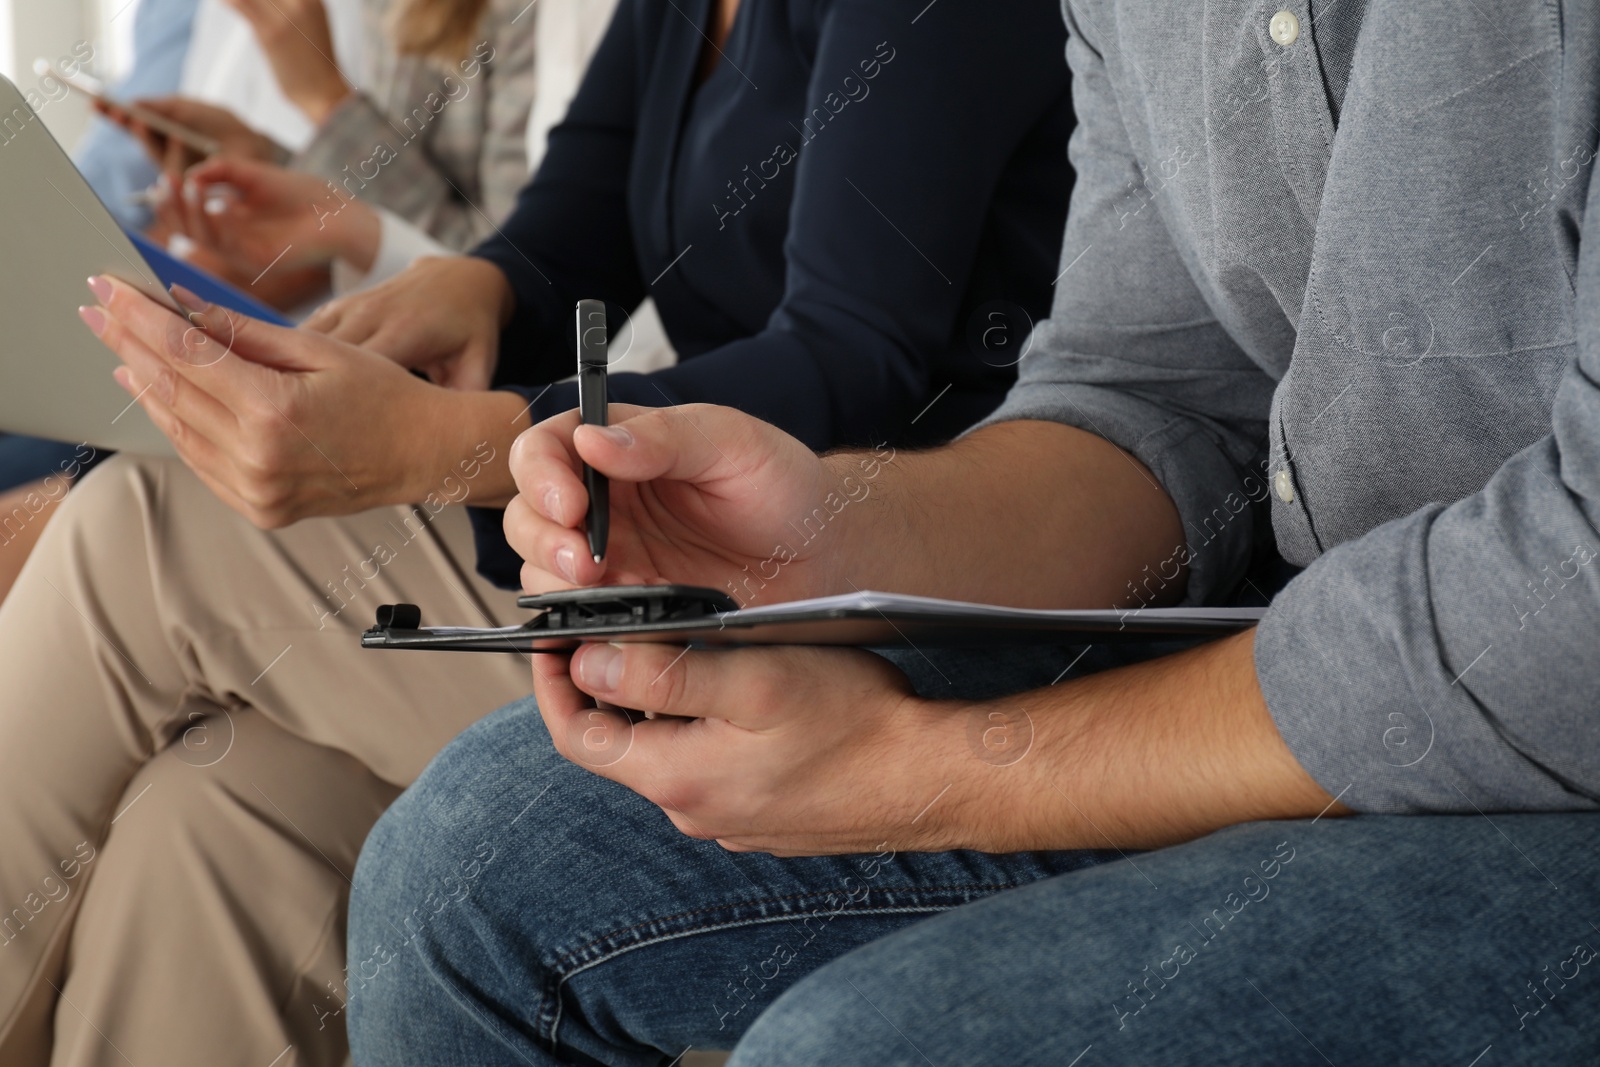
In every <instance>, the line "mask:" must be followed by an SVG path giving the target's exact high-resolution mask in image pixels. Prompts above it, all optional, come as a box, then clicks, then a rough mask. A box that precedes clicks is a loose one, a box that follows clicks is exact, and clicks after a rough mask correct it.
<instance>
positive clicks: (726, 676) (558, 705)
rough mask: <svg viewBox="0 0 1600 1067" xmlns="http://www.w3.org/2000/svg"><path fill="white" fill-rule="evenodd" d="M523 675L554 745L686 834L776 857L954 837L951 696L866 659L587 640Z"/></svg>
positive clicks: (930, 843) (958, 728)
mask: <svg viewBox="0 0 1600 1067" xmlns="http://www.w3.org/2000/svg"><path fill="white" fill-rule="evenodd" d="M534 676H535V677H534V688H535V693H536V694H537V697H538V703H539V708H540V710H541V712H542V713H543V715H544V719H545V722H546V724H547V725H548V726H549V728H550V733H551V736H552V737H553V738H554V740H555V745H556V748H557V749H558V750H559V751H560V752H561V753H562V754H563V755H565V756H566V757H567V758H568V759H571V760H573V761H574V762H577V763H579V764H581V765H583V766H585V767H587V768H589V769H590V770H592V771H594V772H595V773H597V774H600V775H603V776H605V777H607V778H610V779H612V780H613V781H616V782H619V783H621V784H622V785H625V786H627V787H628V788H630V789H632V790H634V791H635V792H637V793H639V794H641V795H642V796H644V797H646V798H647V799H649V800H650V801H652V802H653V803H655V804H656V805H658V806H660V807H661V808H662V809H663V810H664V811H665V812H666V814H667V815H668V817H669V818H671V820H672V821H673V823H674V824H675V825H676V826H677V827H678V828H679V829H680V830H682V831H683V832H684V833H686V834H689V835H690V836H692V837H698V838H703V839H714V840H716V841H717V842H719V843H720V844H722V845H723V846H724V847H725V848H728V849H731V850H733V851H741V852H742V851H760V852H770V853H773V854H775V855H831V854H841V853H853V852H873V851H877V850H879V849H881V848H883V847H888V848H893V849H896V850H900V851H905V850H917V851H925V850H934V849H945V848H953V847H958V846H960V845H962V844H966V843H967V840H966V838H967V835H966V833H965V832H964V831H963V830H962V829H960V827H959V822H960V815H961V808H962V805H961V804H960V803H958V800H969V799H970V793H971V791H970V790H968V789H964V788H962V785H963V782H960V781H957V779H958V778H961V779H965V778H967V777H970V776H971V775H972V774H973V772H974V769H973V766H972V765H975V764H977V763H978V761H976V760H973V759H971V758H970V757H968V758H967V759H962V756H963V755H964V754H966V748H965V746H964V742H963V736H964V735H963V730H964V728H965V719H964V717H963V715H962V714H961V709H960V708H959V707H957V706H955V705H953V704H945V703H937V702H933V701H927V700H922V699H920V698H918V697H917V696H915V695H914V694H913V692H912V690H911V686H910V683H909V682H908V681H907V679H906V677H905V675H903V674H901V673H900V672H899V671H898V670H896V669H895V668H894V667H893V666H891V665H890V664H889V663H888V662H887V661H885V660H883V659H881V658H880V657H878V656H874V655H871V654H869V653H866V652H858V651H854V650H834V649H820V648H775V649H738V650H731V651H687V650H684V649H681V648H674V647H671V646H668V645H655V644H629V645H601V644H592V645H586V646H585V647H583V648H581V649H579V650H578V651H577V652H576V653H574V654H573V655H572V656H571V657H568V656H565V655H554V654H544V655H540V656H537V657H536V660H535V664H534ZM591 698H593V699H591ZM596 700H599V701H600V702H602V704H603V705H604V706H605V707H606V708H631V709H634V710H635V711H638V712H644V713H647V714H650V715H652V716H655V717H654V718H650V719H647V720H645V721H642V722H632V721H630V720H629V718H628V717H627V716H625V715H624V714H623V713H621V712H619V711H613V710H600V709H597V708H596V707H595V701H596ZM680 716H693V717H680ZM935 801H937V803H935Z"/></svg>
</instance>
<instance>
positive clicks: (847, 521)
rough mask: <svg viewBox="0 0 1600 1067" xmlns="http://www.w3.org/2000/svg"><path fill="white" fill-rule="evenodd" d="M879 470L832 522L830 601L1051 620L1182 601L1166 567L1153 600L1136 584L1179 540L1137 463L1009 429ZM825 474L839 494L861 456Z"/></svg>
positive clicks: (1030, 430) (1064, 430) (1098, 446)
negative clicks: (842, 598)
mask: <svg viewBox="0 0 1600 1067" xmlns="http://www.w3.org/2000/svg"><path fill="white" fill-rule="evenodd" d="M879 461H880V463H881V468H882V469H881V471H880V472H879V473H878V475H877V476H876V477H874V478H872V479H870V480H869V481H866V482H865V484H867V485H868V486H869V488H870V493H869V494H868V495H867V496H866V498H865V499H863V500H861V501H860V502H859V503H852V504H851V505H850V507H848V508H847V509H845V510H844V511H843V512H842V513H841V515H840V518H841V519H842V520H843V522H842V523H841V527H842V529H843V531H844V536H843V537H842V538H841V547H840V549H839V551H838V552H837V553H833V552H830V553H829V557H830V559H831V565H830V566H829V571H830V572H831V584H832V585H833V586H834V587H835V588H834V589H833V590H832V591H834V592H847V591H849V590H850V589H851V588H852V587H855V588H860V589H880V590H885V591H893V592H902V593H916V594H921V595H925V596H942V597H950V598H953V599H958V600H976V601H984V602H988V603H1001V604H1011V605H1015V606H1019V607H1052V608H1071V607H1082V608H1110V607H1113V606H1120V605H1123V604H1132V603H1136V602H1140V603H1151V602H1152V599H1153V600H1154V602H1157V603H1160V602H1166V603H1170V602H1172V601H1174V600H1176V599H1178V598H1179V597H1180V596H1181V595H1182V592H1183V580H1184V575H1183V572H1182V570H1181V568H1180V569H1179V570H1178V572H1177V574H1176V575H1174V574H1173V573H1172V570H1171V569H1170V567H1171V566H1172V565H1169V569H1168V571H1167V573H1166V575H1165V576H1164V577H1163V581H1162V582H1161V583H1159V584H1160V585H1161V586H1162V588H1159V589H1156V588H1155V585H1154V584H1152V583H1147V582H1146V581H1145V579H1146V578H1147V576H1148V575H1149V574H1151V573H1155V572H1156V570H1157V569H1158V568H1159V567H1160V566H1161V565H1162V564H1163V562H1167V561H1171V560H1173V558H1174V555H1175V552H1176V550H1177V548H1178V546H1180V545H1181V544H1182V543H1183V541H1184V537H1183V530H1182V526H1181V524H1180V522H1179V519H1178V512H1177V509H1176V508H1175V507H1174V506H1173V504H1172V501H1171V499H1170V498H1169V497H1168V496H1167V494H1166V491H1165V490H1163V489H1162V488H1161V486H1160V484H1159V483H1157V481H1156V480H1155V478H1154V477H1153V476H1152V475H1151V474H1150V472H1149V471H1148V470H1146V469H1145V468H1144V466H1143V465H1142V464H1140V463H1139V462H1138V461H1137V460H1135V459H1134V458H1133V457H1132V456H1130V455H1128V454H1127V453H1126V452H1124V451H1122V450H1121V449H1120V448H1117V447H1116V446H1115V445H1112V444H1110V443H1108V442H1107V441H1105V440H1103V439H1101V438H1099V437H1095V436H1094V435H1093V434H1089V433H1085V432H1083V431H1082V430H1076V429H1073V428H1071V427H1068V426H1062V425H1059V424H1057V423H1052V422H1036V421H1019V422H1008V423H1002V424H999V425H996V426H990V427H986V428H984V429H982V430H979V431H977V432H975V433H973V434H971V435H969V436H967V437H964V438H962V439H961V440H959V441H956V442H955V443H953V444H951V445H948V446H945V447H943V448H939V449H935V450H933V451H929V452H921V453H910V452H900V453H896V454H893V457H892V458H891V459H887V460H884V459H883V458H882V457H881V456H880V457H879ZM827 462H828V464H829V465H830V466H831V467H832V468H833V470H834V472H835V473H836V474H837V476H838V477H839V479H840V481H841V484H844V482H845V479H848V478H855V479H856V480H857V481H863V472H862V470H861V462H862V457H861V456H860V455H854V454H850V453H840V454H838V455H835V456H830V457H829V458H828V460H827ZM1146 568H1149V571H1146ZM1130 582H1132V583H1134V587H1135V588H1137V589H1138V590H1139V595H1138V596H1137V597H1135V595H1134V593H1133V590H1132V589H1130V586H1129V583H1130ZM1147 584H1149V585H1151V588H1150V589H1146V585H1147Z"/></svg>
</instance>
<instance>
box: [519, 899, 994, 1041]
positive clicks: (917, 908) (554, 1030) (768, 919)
mask: <svg viewBox="0 0 1600 1067" xmlns="http://www.w3.org/2000/svg"><path fill="white" fill-rule="evenodd" d="M1009 888H1015V887H1014V886H1000V887H997V888H996V889H995V892H1001V891H1002V890H1004V889H1009ZM958 907H961V905H960V904H923V905H903V906H900V907H894V908H872V909H855V910H852V911H842V912H839V913H838V916H837V917H839V918H845V917H858V916H873V915H923V914H928V915H932V914H936V913H938V912H943V911H951V910H954V909H955V908H958ZM793 918H795V916H793V915H771V916H764V917H762V918H757V919H741V920H739V921H738V922H725V923H717V924H715V925H712V926H699V927H695V928H693V929H689V930H678V931H675V932H673V933H669V934H662V935H660V936H659V937H653V938H651V939H649V940H648V941H639V942H636V943H635V944H632V945H625V946H623V947H622V948H619V949H616V950H615V951H613V952H609V953H607V954H606V955H604V956H601V957H599V958H597V959H593V960H590V961H589V962H587V963H584V964H581V965H579V966H578V967H576V968H574V969H573V970H571V971H568V972H567V973H566V974H564V975H562V976H561V977H560V978H559V979H558V980H557V981H556V983H555V985H554V986H552V987H549V992H547V993H546V994H544V997H545V998H546V999H547V1001H548V1002H549V1003H550V1004H551V1005H552V1006H553V1009H554V1010H553V1012H547V1011H546V1010H545V1008H544V1007H543V1006H542V1005H541V1007H540V1010H539V1011H538V1012H537V1013H536V1016H535V1017H536V1018H544V1017H546V1016H547V1015H548V1017H549V1019H550V1022H549V1027H548V1034H547V1037H548V1040H549V1042H550V1047H551V1049H552V1050H554V1049H558V1048H560V1036H559V1035H560V1030H561V1016H562V1012H561V988H562V986H564V985H566V984H567V981H568V979H571V978H575V977H577V976H578V975H580V974H582V973H583V972H584V971H587V970H589V969H590V968H592V967H598V966H599V965H600V964H602V963H608V962H610V961H611V960H614V959H616V958H617V957H618V956H622V955H625V954H627V953H629V952H632V951H634V950H635V949H641V948H649V947H651V946H653V945H660V944H664V943H665V942H668V941H677V940H680V939H681V938H685V937H695V936H698V935H700V934H709V933H715V932H717V931H719V930H737V929H740V928H742V927H746V926H763V925H767V926H770V925H772V924H773V923H780V922H787V921H789V920H791V919H793ZM630 929H632V928H631V927H630Z"/></svg>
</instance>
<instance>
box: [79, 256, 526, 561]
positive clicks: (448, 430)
mask: <svg viewBox="0 0 1600 1067" xmlns="http://www.w3.org/2000/svg"><path fill="white" fill-rule="evenodd" d="M91 288H92V289H93V290H94V292H95V296H96V297H97V298H98V299H99V301H100V306H99V307H94V308H84V309H82V311H81V312H80V313H81V314H82V316H83V319H84V322H85V323H87V324H88V326H89V328H90V329H91V330H93V331H94V332H95V334H96V335H97V336H98V337H100V339H101V340H102V341H104V342H105V344H106V345H107V346H108V347H109V348H111V349H112V351H114V352H116V354H117V355H118V356H119V357H120V358H121V359H122V361H123V363H124V364H126V365H125V366H123V367H119V368H118V369H117V372H116V376H117V381H118V382H119V383H120V384H121V385H122V387H123V388H124V389H126V390H128V392H129V393H131V394H133V396H134V397H136V398H137V399H138V402H139V404H140V406H141V407H143V408H144V410H145V411H146V412H147V413H149V415H150V418H151V419H152V420H153V421H154V422H155V424H156V425H157V426H158V427H160V428H161V430H162V432H163V433H165V434H166V435H167V437H168V438H169V439H170V440H171V441H172V443H173V445H174V447H175V448H176V449H177V451H178V454H179V455H180V456H181V457H182V458H183V460H184V462H185V463H187V464H188V465H189V466H190V468H192V469H193V470H194V472H195V473H196V474H197V475H199V476H200V478H201V479H202V480H203V481H204V482H205V483H206V484H207V485H208V486H210V488H211V489H212V491H214V492H215V493H216V494H217V496H219V497H220V498H221V499H222V500H223V501H224V502H226V503H227V504H229V505H230V506H231V507H233V508H234V509H235V510H236V511H238V512H239V513H240V514H242V515H244V516H245V517H246V518H247V519H249V520H250V521H251V522H253V523H255V524H256V525H258V526H261V527H263V528H267V529H273V528H277V527H282V526H287V525H289V524H291V523H294V522H296V521H298V520H300V519H303V518H308V517H311V516H315V515H348V514H353V513H355V512H358V511H365V510H367V509H368V508H373V507H378V506H381V505H385V504H403V503H409V502H415V501H418V500H423V499H425V498H426V497H427V496H428V495H429V494H430V493H433V492H434V491H435V490H437V488H438V487H439V485H440V484H441V482H442V480H443V479H444V478H446V477H448V476H450V475H452V474H454V473H455V471H456V469H457V468H458V466H462V465H464V464H468V463H470V462H472V461H473V460H474V459H476V460H477V461H478V463H479V464H480V465H482V464H487V463H489V462H490V461H491V460H492V459H493V453H489V452H487V450H486V448H485V446H486V445H489V442H490V441H501V438H500V437H496V436H494V435H495V434H505V435H506V436H507V437H508V436H509V433H508V432H507V431H505V430H501V429H500V428H499V424H500V423H501V422H505V423H507V424H508V425H509V423H510V421H511V419H512V415H513V413H514V412H515V410H516V408H517V407H518V406H519V404H520V400H519V399H518V398H517V397H515V396H509V395H506V394H488V393H480V394H473V395H469V394H462V393H451V392H448V391H447V390H443V389H438V388H435V387H434V386H431V385H429V384H428V383H426V382H424V381H421V380H420V379H418V378H416V377H415V376H413V375H411V374H408V373H407V372H406V371H404V370H403V369H401V368H400V367H397V366H396V365H395V364H394V363H392V362H390V361H389V360H387V359H384V358H383V357H382V356H378V355H375V354H373V353H370V352H364V351H362V350H361V349H358V348H354V347H352V346H350V345H344V344H340V343H339V342H337V341H332V340H329V339H328V338H326V337H321V336H318V335H316V334H308V333H305V332H303V331H300V330H292V329H283V328H280V327H276V326H271V325H269V324H267V323H264V322H260V321H258V320H256V319H250V318H246V317H244V316H241V315H237V314H234V313H231V312H228V311H225V310H223V309H222V308H218V307H215V306H213V305H207V304H205V303H204V302H203V301H201V300H200V299H199V298H198V297H195V296H193V294H189V293H186V292H184V291H183V290H181V289H175V290H174V295H175V296H177V297H178V298H179V300H180V302H181V303H184V304H186V305H188V306H189V307H190V308H191V310H192V314H191V317H190V318H189V319H185V318H183V317H181V316H179V315H178V314H176V313H174V312H173V311H171V310H169V309H167V308H165V307H163V306H161V305H160V304H158V303H156V302H155V301H153V300H151V299H149V298H148V297H146V296H144V295H143V294H142V293H140V292H138V291H137V290H135V289H133V288H132V287H131V286H129V285H127V284H125V283H123V282H120V281H117V280H115V279H108V278H103V277H102V278H95V279H93V280H92V281H91ZM507 408H509V409H510V410H509V411H507ZM490 447H493V446H492V445H491V446H490ZM501 447H503V442H502V443H501ZM493 480H494V479H493V478H490V477H485V478H483V479H482V480H480V481H478V482H476V483H475V486H477V487H483V488H485V489H487V488H488V486H489V484H490V483H491V482H492V481H493ZM458 502H459V501H458Z"/></svg>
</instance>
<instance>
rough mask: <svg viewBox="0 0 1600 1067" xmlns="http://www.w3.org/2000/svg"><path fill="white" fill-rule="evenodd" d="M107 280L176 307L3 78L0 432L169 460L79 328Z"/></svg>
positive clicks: (101, 350)
mask: <svg viewBox="0 0 1600 1067" xmlns="http://www.w3.org/2000/svg"><path fill="white" fill-rule="evenodd" d="M95 274H108V275H111V276H113V277H116V278H120V279H121V280H123V281H126V282H128V283H129V284H131V285H134V286H137V287H138V288H139V289H140V290H142V291H144V292H145V293H147V294H149V295H150V296H151V297H153V298H154V299H156V300H159V301H161V302H162V303H163V304H166V305H167V306H169V307H174V308H176V305H175V304H174V303H173V302H172V300H171V298H170V297H168V296H167V294H166V292H165V291H164V290H163V289H162V286H161V282H160V281H159V280H158V279H157V277H156V275H155V272H154V271H152V270H151V269H150V266H149V264H147V263H146V262H145V260H144V257H143V256H141V255H140V254H139V252H138V250H137V249H136V248H134V246H133V243H132V242H131V241H129V240H128V238H127V235H125V234H124V233H123V232H122V228H121V227H120V226H118V225H117V222H116V220H115V219H113V218H112V217H111V213H110V212H108V211H107V210H106V209H105V205H103V204H102V203H101V202H100V200H99V198H98V197H96V196H95V194H94V192H93V191H92V190H91V189H90V188H89V185H88V183H87V182H85V181H84V180H83V176H82V175H81V174H79V173H78V169H77V168H76V167H74V166H73V165H72V160H71V159H69V158H68V157H67V154H66V152H64V151H62V149H61V146H60V145H59V144H57V143H56V140H55V138H54V137H52V136H51V135H50V131H49V130H47V129H45V126H44V123H43V122H42V121H40V119H39V117H38V116H37V115H36V114H35V113H34V111H33V109H32V108H30V107H29V106H28V102H27V100H26V99H25V98H24V97H23V95H22V94H21V93H20V92H18V91H17V87H16V86H15V85H13V84H12V83H11V82H10V81H7V80H6V79H5V78H3V77H0V430H3V431H7V432H10V433H19V434H28V435H31V436H34V437H47V438H51V439H54V440H57V441H65V442H68V443H70V444H90V445H93V446H95V447H96V448H99V449H115V450H119V451H126V452H142V453H145V454H157V455H171V454H172V452H173V449H172V445H171V443H170V442H169V441H168V440H167V439H166V437H165V436H164V435H163V434H162V433H161V431H160V430H157V429H156V427H155V424H154V423H152V422H151V421H150V419H149V418H148V417H147V416H146V415H145V413H144V411H143V410H142V409H141V408H140V407H139V406H138V405H137V404H130V400H131V398H130V397H129V396H128V394H127V393H125V392H124V391H123V390H122V387H121V386H119V385H117V383H116V382H115V381H113V380H112V377H111V372H112V371H113V370H114V369H115V368H116V367H117V366H118V365H119V364H120V362H121V361H120V360H118V359H117V357H116V356H115V355H113V354H112V352H111V351H110V350H109V349H108V348H106V347H105V346H104V345H102V344H101V343H100V342H99V341H98V340H96V339H95V337H94V335H93V334H91V333H90V332H89V329H88V327H86V326H85V325H84V324H83V322H82V320H81V319H79V318H78V307H79V305H81V304H93V303H94V295H93V294H92V293H90V292H89V288H88V286H87V285H86V284H85V283H86V281H87V280H88V278H89V277H90V276H91V275H95Z"/></svg>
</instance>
